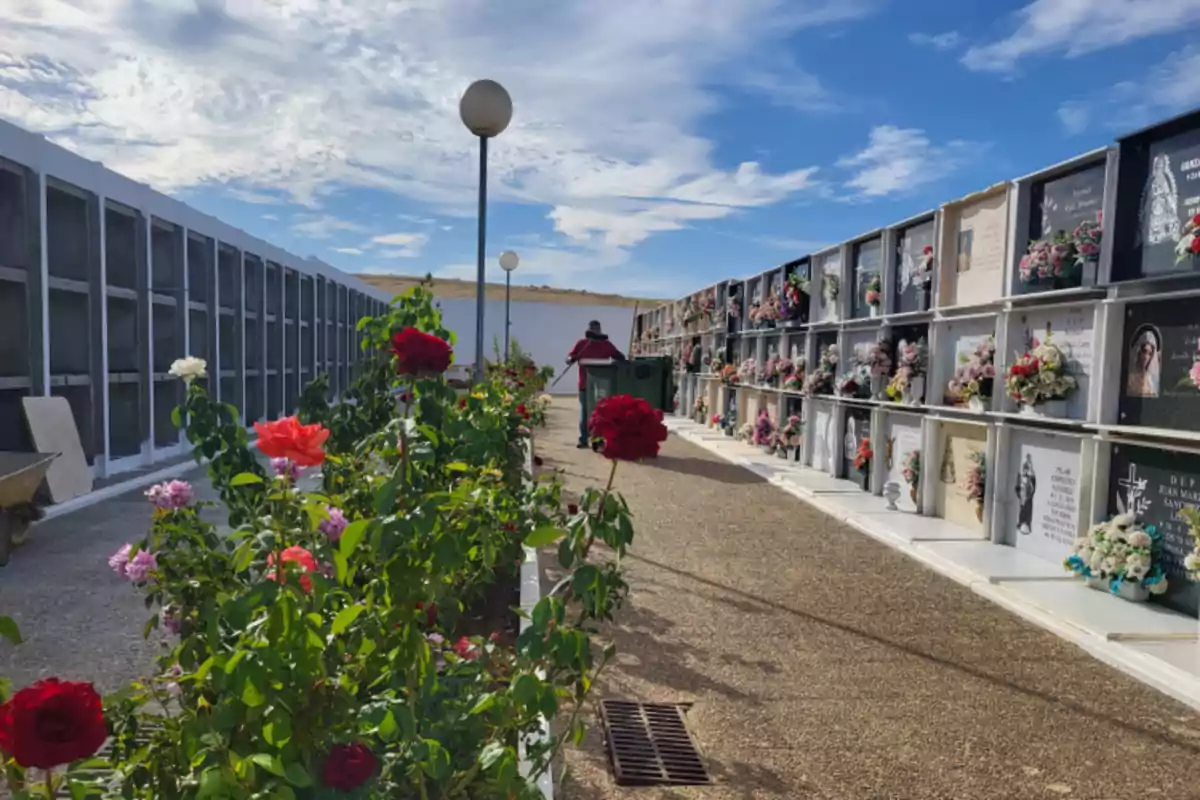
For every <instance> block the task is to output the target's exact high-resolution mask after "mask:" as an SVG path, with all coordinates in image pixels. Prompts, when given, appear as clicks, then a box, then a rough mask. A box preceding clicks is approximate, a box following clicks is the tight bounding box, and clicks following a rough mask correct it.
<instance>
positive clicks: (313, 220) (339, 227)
mask: <svg viewBox="0 0 1200 800" xmlns="http://www.w3.org/2000/svg"><path fill="white" fill-rule="evenodd" d="M365 230H366V228H365V227H363V226H362V225H360V224H358V223H357V222H352V221H351V220H348V219H339V218H338V217H334V216H331V215H329V214H307V213H306V214H296V215H295V216H293V217H292V232H293V233H295V234H296V235H297V236H304V237H306V238H309V239H329V238H331V237H332V236H333V235H334V234H335V233H362V232H364V231H365Z"/></svg>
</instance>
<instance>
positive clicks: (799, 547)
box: [537, 400, 1200, 800]
mask: <svg viewBox="0 0 1200 800" xmlns="http://www.w3.org/2000/svg"><path fill="white" fill-rule="evenodd" d="M577 413H578V412H577V410H576V409H575V408H574V406H573V404H571V403H570V402H569V401H561V400H560V401H557V404H556V407H555V408H553V409H552V412H551V427H550V430H548V431H546V432H544V433H540V434H539V438H538V440H537V452H538V453H539V454H541V455H542V456H543V457H544V458H545V459H546V466H547V467H548V468H556V469H559V470H561V471H562V475H563V477H564V479H565V480H566V482H567V484H568V488H569V489H572V490H575V491H578V490H579V489H582V488H583V487H586V486H587V485H589V484H592V485H596V484H602V483H603V479H604V477H606V475H607V466H608V465H607V462H606V461H604V459H603V458H601V457H600V456H597V455H594V454H592V453H590V452H588V451H580V450H576V449H575V448H574V445H573V443H574V436H575V434H574V426H575V425H577V422H576V420H577V416H576V415H577ZM617 488H618V489H619V490H620V491H621V492H622V493H623V494H624V495H625V497H626V499H627V500H628V501H629V504H630V506H631V508H632V510H633V513H634V515H635V526H636V532H637V533H636V539H635V541H634V545H633V551H632V553H633V555H632V557H631V558H630V560H629V562H628V578H629V582H630V585H631V587H632V595H631V600H630V602H629V603H628V604H627V605H626V607H625V608H624V609H622V611H621V612H619V615H618V617H617V621H616V623H615V624H614V625H612V626H610V627H609V628H608V634H609V635H611V636H612V638H613V639H614V640H615V641H616V643H617V646H618V650H619V653H620V656H619V663H618V664H617V665H616V666H615V667H614V668H613V669H612V670H611V672H609V673H607V674H606V676H605V677H604V678H603V679H602V681H601V685H600V686H599V687H598V692H597V695H598V696H599V697H622V698H629V699H638V700H646V701H659V702H678V701H689V702H694V703H695V706H694V708H693V709H692V711H691V712H690V714H689V719H690V721H691V723H692V725H693V730H694V733H695V734H696V736H697V738H698V739H699V742H700V745H701V748H702V749H703V751H704V753H705V755H706V757H707V759H708V762H709V764H710V766H711V768H712V770H713V771H714V773H715V776H716V777H717V778H718V783H717V785H716V786H714V787H709V788H698V789H678V790H665V789H663V790H656V789H636V790H635V789H630V790H625V789H620V788H618V787H616V786H615V785H614V783H613V782H612V779H611V777H610V775H609V773H608V767H607V763H606V759H605V756H604V752H603V749H602V744H601V740H600V736H599V732H598V730H597V729H596V728H593V729H592V730H591V732H590V733H589V735H588V737H587V739H586V740H585V743H584V745H585V746H584V748H583V749H582V750H576V751H570V752H568V755H567V768H568V769H567V774H566V777H565V778H564V780H563V795H562V796H563V797H565V798H566V800H606V799H608V798H621V797H626V796H628V797H636V798H638V800H642V798H675V797H680V798H683V797H687V798H772V797H779V798H790V799H792V800H807V798H827V799H828V800H835V799H836V800H876V799H877V800H908V799H909V798H913V799H914V800H916V799H917V798H920V799H921V800H925V799H926V798H928V799H932V798H938V800H976V799H977V798H978V799H979V800H982V799H984V798H988V799H989V800H990V799H991V798H996V800H1026V799H1027V798H1028V799H1030V800H1033V799H1035V798H1044V797H1045V798H1057V797H1068V798H1080V799H1081V800H1125V798H1131V799H1132V798H1139V799H1141V798H1146V797H1159V796H1161V797H1164V798H1168V797H1169V798H1173V799H1174V798H1197V797H1200V780H1198V779H1197V778H1196V776H1197V775H1198V774H1200V715H1197V714H1196V713H1194V712H1192V711H1191V710H1190V709H1188V708H1187V707H1185V706H1182V705H1180V704H1178V703H1176V702H1174V701H1173V700H1170V699H1169V698H1167V697H1165V696H1163V695H1161V694H1159V693H1158V692H1155V691H1153V690H1152V689H1149V688H1147V687H1145V686H1143V685H1141V684H1139V683H1137V682H1136V681H1134V680H1132V679H1130V678H1127V677H1126V676H1124V675H1122V674H1121V673H1118V672H1117V671H1115V670H1113V669H1110V668H1109V667H1107V666H1105V665H1103V664H1101V663H1100V662H1098V661H1096V660H1094V659H1092V658H1091V657H1090V656H1088V655H1087V654H1086V653H1084V652H1083V651H1082V650H1080V649H1078V648H1076V647H1074V646H1072V645H1069V644H1066V643H1064V642H1062V641H1061V640H1059V639H1058V638H1056V637H1054V636H1053V635H1051V634H1049V633H1046V632H1044V631H1042V630H1040V629H1037V628H1035V627H1033V626H1031V625H1029V624H1027V623H1025V622H1023V621H1021V620H1019V619H1018V618H1016V617H1015V616H1013V615H1011V614H1009V613H1008V612H1006V611H1004V610H1002V609H1000V608H999V607H997V606H995V605H993V604H991V603H989V602H987V601H986V600H984V599H982V598H980V597H978V596H976V595H974V594H973V593H971V592H970V591H969V590H968V589H966V588H964V587H962V586H959V585H958V584H956V583H954V582H952V581H950V580H949V579H946V578H943V577H942V576H940V575H938V574H936V573H934V572H932V571H931V570H928V569H926V568H925V567H923V566H921V565H920V564H918V563H916V562H914V561H912V560H911V559H908V558H906V557H905V556H904V555H902V554H900V553H898V552H895V551H893V550H892V549H890V548H888V547H886V546H884V545H882V544H880V543H878V542H876V541H874V540H872V539H870V538H868V537H866V536H864V535H862V534H860V533H858V532H856V531H854V530H852V529H851V528H849V527H846V526H845V525H842V524H840V523H838V522H836V521H834V520H833V519H832V518H830V517H828V516H825V515H823V514H821V513H820V512H818V511H816V510H815V509H813V508H812V507H811V506H809V505H807V504H805V503H803V502H801V501H800V500H797V499H795V498H793V497H792V496H791V495H788V494H786V493H784V492H783V491H781V490H779V489H777V488H775V487H773V486H771V485H769V484H767V483H766V482H765V481H763V480H761V479H760V478H758V477H757V476H755V475H753V474H752V473H750V472H749V471H746V470H744V469H742V468H740V467H737V466H733V465H731V464H728V463H727V462H725V461H722V460H719V459H718V458H717V457H716V456H714V455H711V454H709V453H707V452H706V451H704V450H702V449H701V448H699V447H697V446H695V445H692V444H689V443H687V442H683V441H681V440H680V439H678V438H677V437H674V436H672V437H671V439H670V440H669V441H668V442H667V443H666V445H665V447H664V449H663V453H662V455H661V456H660V458H659V459H657V461H655V462H648V463H646V464H638V465H632V464H622V465H621V466H620V468H619V469H618V477H617ZM552 560H553V559H549V558H548V559H544V563H547V562H551V561H552Z"/></svg>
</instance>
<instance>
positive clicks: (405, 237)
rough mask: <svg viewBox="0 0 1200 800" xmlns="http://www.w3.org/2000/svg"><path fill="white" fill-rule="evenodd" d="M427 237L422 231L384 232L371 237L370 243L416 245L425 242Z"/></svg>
mask: <svg viewBox="0 0 1200 800" xmlns="http://www.w3.org/2000/svg"><path fill="white" fill-rule="evenodd" d="M428 239H429V237H428V236H426V235H425V234H423V233H385V234H383V235H382V236H375V237H373V238H372V239H371V243H372V244H398V245H411V244H416V245H418V246H420V245H423V244H425V242H426V241H428Z"/></svg>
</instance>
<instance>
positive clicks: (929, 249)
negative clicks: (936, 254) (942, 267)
mask: <svg viewBox="0 0 1200 800" xmlns="http://www.w3.org/2000/svg"><path fill="white" fill-rule="evenodd" d="M921 252H922V253H924V254H925V255H927V256H928V255H932V253H933V245H931V244H927V245H925V249H924V250H922V251H921Z"/></svg>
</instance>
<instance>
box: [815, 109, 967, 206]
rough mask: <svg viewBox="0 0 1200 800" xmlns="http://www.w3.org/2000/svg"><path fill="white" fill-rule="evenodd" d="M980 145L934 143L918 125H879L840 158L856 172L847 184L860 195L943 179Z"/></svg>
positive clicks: (900, 190)
mask: <svg viewBox="0 0 1200 800" xmlns="http://www.w3.org/2000/svg"><path fill="white" fill-rule="evenodd" d="M978 148H979V146H978V145H975V144H972V143H970V142H963V141H952V142H948V143H946V144H945V145H935V144H934V143H933V142H931V141H930V139H929V137H928V136H926V135H925V132H924V131H922V130H920V129H918V128H897V127H895V126H894V125H877V126H876V127H874V128H872V129H871V134H870V138H869V141H868V143H867V146H866V147H865V148H864V149H863V150H860V151H859V152H857V153H855V154H854V155H851V156H846V157H845V158H842V159H841V160H839V161H838V166H839V167H844V168H846V169H851V170H853V171H854V175H853V176H852V177H851V178H850V179H849V180H848V181H846V186H847V187H848V188H850V189H853V190H855V195H856V196H857V197H860V198H871V197H884V196H887V195H891V194H903V193H905V192H909V191H912V190H913V189H916V188H917V187H919V186H923V185H925V184H928V183H932V182H934V181H937V180H941V179H942V178H944V177H946V176H947V175H949V174H950V173H952V172H954V171H955V170H956V169H958V168H959V167H960V166H962V164H963V163H964V161H966V160H967V159H968V158H969V157H970V154H971V152H972V151H973V150H978Z"/></svg>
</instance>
